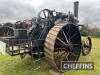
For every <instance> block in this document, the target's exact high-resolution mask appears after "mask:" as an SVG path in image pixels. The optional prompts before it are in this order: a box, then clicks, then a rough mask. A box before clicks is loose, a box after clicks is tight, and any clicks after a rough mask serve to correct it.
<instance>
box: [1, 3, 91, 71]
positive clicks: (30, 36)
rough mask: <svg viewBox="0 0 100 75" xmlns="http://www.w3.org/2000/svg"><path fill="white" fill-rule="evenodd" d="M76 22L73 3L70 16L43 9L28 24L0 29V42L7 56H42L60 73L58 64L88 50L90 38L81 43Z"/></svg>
mask: <svg viewBox="0 0 100 75" xmlns="http://www.w3.org/2000/svg"><path fill="white" fill-rule="evenodd" d="M78 22H79V21H78V2H75V3H74V15H73V14H72V13H71V12H69V13H68V14H66V13H62V12H56V11H54V10H53V11H52V10H49V9H44V10H42V11H40V12H39V14H38V16H37V17H36V18H34V19H32V20H30V21H27V22H26V21H25V22H22V23H21V22H20V21H18V22H16V23H15V25H14V26H13V27H12V26H3V27H1V28H0V32H2V33H3V35H2V36H3V37H0V39H1V40H2V41H3V42H5V43H6V46H7V47H6V48H7V49H6V52H7V53H8V54H10V55H11V56H15V55H21V57H24V56H25V55H26V54H29V55H31V56H32V58H33V56H34V55H37V56H39V58H40V57H41V55H45V58H46V60H47V61H48V62H49V63H50V64H51V65H52V66H53V67H54V68H55V69H57V70H60V65H61V64H60V63H61V61H77V60H78V59H79V57H80V53H81V52H82V54H83V55H84V56H85V55H87V54H89V52H90V50H91V39H90V38H89V37H85V38H84V39H85V41H83V40H82V37H81V35H80V31H79V27H80V26H81V25H79V24H78ZM86 39H87V41H86Z"/></svg>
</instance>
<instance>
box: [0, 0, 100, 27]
mask: <svg viewBox="0 0 100 75" xmlns="http://www.w3.org/2000/svg"><path fill="white" fill-rule="evenodd" d="M74 1H76V0H0V22H8V21H18V20H25V19H31V18H33V17H36V16H37V14H38V12H39V11H40V10H42V9H45V8H47V9H51V10H54V9H55V10H56V11H60V12H64V13H68V12H69V11H71V12H72V13H73V2H74ZM77 1H79V21H80V23H87V22H88V23H89V24H90V25H91V26H94V27H95V26H96V27H99V28H100V0H77Z"/></svg>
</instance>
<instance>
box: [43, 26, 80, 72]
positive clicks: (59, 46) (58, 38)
mask: <svg viewBox="0 0 100 75" xmlns="http://www.w3.org/2000/svg"><path fill="white" fill-rule="evenodd" d="M80 53H81V36H80V33H79V30H78V29H77V27H76V26H75V25H73V24H67V25H55V26H54V27H53V28H52V29H51V30H50V31H49V33H48V35H47V37H46V40H45V46H44V54H45V57H46V59H47V60H48V62H49V63H50V64H51V65H53V67H54V68H55V69H57V70H59V71H60V67H61V62H62V61H77V60H78V59H79V56H80Z"/></svg>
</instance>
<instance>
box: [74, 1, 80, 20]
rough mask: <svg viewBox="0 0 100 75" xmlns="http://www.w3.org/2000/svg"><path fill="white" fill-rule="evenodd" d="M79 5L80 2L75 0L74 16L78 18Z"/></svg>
mask: <svg viewBox="0 0 100 75" xmlns="http://www.w3.org/2000/svg"><path fill="white" fill-rule="evenodd" d="M78 6H79V2H78V1H75V2H74V16H75V17H76V18H77V19H78Z"/></svg>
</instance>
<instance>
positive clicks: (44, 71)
mask: <svg viewBox="0 0 100 75" xmlns="http://www.w3.org/2000/svg"><path fill="white" fill-rule="evenodd" d="M92 42H93V47H92V51H91V53H90V54H89V55H88V56H81V57H80V59H79V61H87V62H88V61H92V62H94V70H70V71H66V72H65V73H62V75H100V38H92ZM38 66H40V69H38V70H34V69H35V68H36V67H38ZM50 69H51V68H50V66H49V64H48V63H47V61H46V60H45V58H44V57H43V58H41V60H40V62H33V61H32V60H31V57H30V56H28V55H27V56H26V57H25V58H24V59H21V58H20V56H15V57H11V56H9V55H7V54H6V55H2V54H0V75H51V73H50V72H49V70H50Z"/></svg>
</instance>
